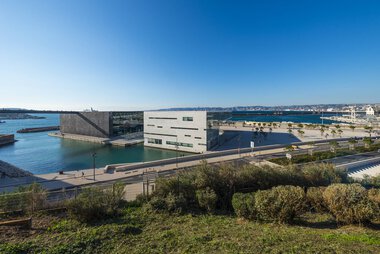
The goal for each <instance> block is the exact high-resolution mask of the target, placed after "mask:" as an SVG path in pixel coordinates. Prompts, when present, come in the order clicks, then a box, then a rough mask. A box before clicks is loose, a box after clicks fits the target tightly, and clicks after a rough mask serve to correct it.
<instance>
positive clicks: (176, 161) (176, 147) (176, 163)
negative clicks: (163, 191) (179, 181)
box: [175, 137, 178, 169]
mask: <svg viewBox="0 0 380 254" xmlns="http://www.w3.org/2000/svg"><path fill="white" fill-rule="evenodd" d="M175 140H176V142H175V149H176V160H175V165H176V168H177V169H178V137H176V138H175Z"/></svg>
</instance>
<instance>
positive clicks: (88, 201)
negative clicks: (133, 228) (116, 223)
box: [67, 184, 124, 222]
mask: <svg viewBox="0 0 380 254" xmlns="http://www.w3.org/2000/svg"><path fill="white" fill-rule="evenodd" d="M123 195H124V186H123V185H122V184H114V185H113V186H112V189H110V190H108V189H106V190H103V189H100V188H86V189H83V190H82V192H81V193H80V194H79V195H78V197H76V198H75V199H72V200H69V201H68V202H67V210H68V213H69V215H70V216H71V217H73V218H74V219H76V220H78V221H81V222H91V221H94V220H98V219H104V218H107V217H108V216H112V215H115V213H116V212H117V209H118V207H119V206H120V204H121V202H122V198H123Z"/></svg>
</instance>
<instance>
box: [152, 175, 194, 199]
mask: <svg viewBox="0 0 380 254" xmlns="http://www.w3.org/2000/svg"><path fill="white" fill-rule="evenodd" d="M194 177H195V173H194V172H181V173H179V174H178V175H176V176H173V177H165V178H163V177H160V178H158V179H157V180H156V183H155V186H156V189H155V191H154V196H157V197H161V198H164V199H165V198H166V197H167V196H168V195H169V193H172V194H175V195H177V196H179V195H181V196H182V197H183V198H184V199H185V200H186V203H187V204H188V205H192V204H196V197H195V186H194Z"/></svg>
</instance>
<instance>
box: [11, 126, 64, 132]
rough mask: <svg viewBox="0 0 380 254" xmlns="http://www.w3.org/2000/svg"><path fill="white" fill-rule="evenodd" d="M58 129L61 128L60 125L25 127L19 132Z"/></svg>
mask: <svg viewBox="0 0 380 254" xmlns="http://www.w3.org/2000/svg"><path fill="white" fill-rule="evenodd" d="M56 130H59V126H47V127H36V128H24V129H21V130H18V131H17V133H31V132H43V131H56Z"/></svg>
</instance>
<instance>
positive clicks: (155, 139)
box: [148, 138, 162, 145]
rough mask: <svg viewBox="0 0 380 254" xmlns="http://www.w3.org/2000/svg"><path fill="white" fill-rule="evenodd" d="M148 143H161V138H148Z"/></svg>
mask: <svg viewBox="0 0 380 254" xmlns="http://www.w3.org/2000/svg"><path fill="white" fill-rule="evenodd" d="M148 143H149V144H157V145H162V139H157V138H148Z"/></svg>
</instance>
